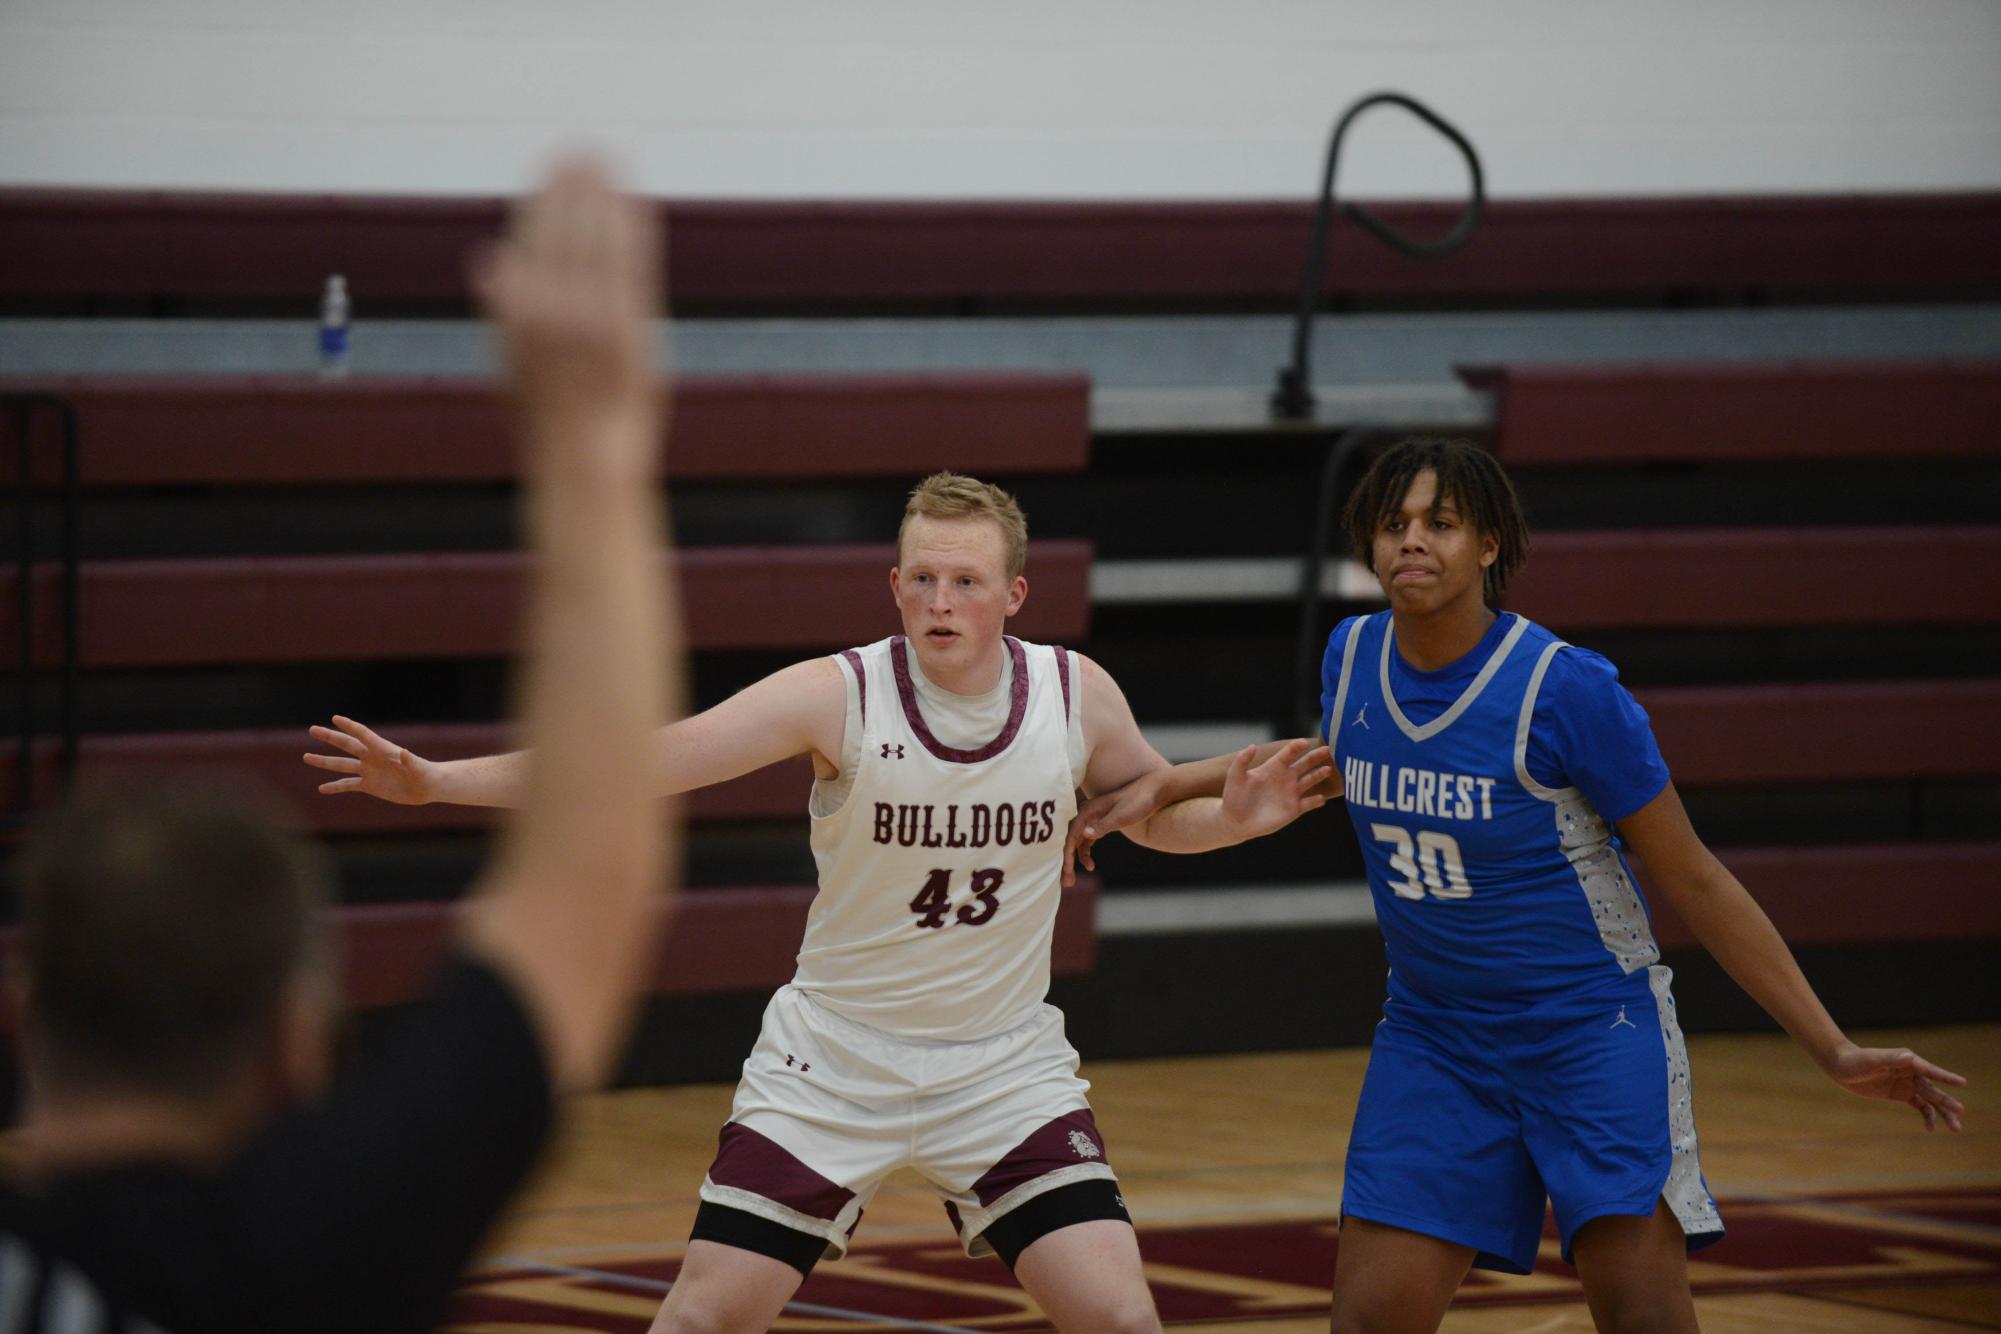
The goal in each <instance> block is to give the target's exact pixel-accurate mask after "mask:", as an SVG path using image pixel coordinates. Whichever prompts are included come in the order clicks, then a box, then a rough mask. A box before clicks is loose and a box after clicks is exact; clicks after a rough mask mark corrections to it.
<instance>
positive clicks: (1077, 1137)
mask: <svg viewBox="0 0 2001 1334" xmlns="http://www.w3.org/2000/svg"><path fill="white" fill-rule="evenodd" d="M1070 1152H1072V1153H1074V1154H1076V1155H1077V1156H1078V1157H1079V1158H1102V1157H1103V1156H1104V1155H1103V1154H1101V1153H1099V1152H1098V1146H1097V1145H1095V1144H1093V1143H1091V1137H1090V1136H1089V1135H1086V1134H1085V1133H1084V1132H1083V1131H1081V1130H1073V1131H1071V1132H1070Z"/></svg>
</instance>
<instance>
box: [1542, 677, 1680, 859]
mask: <svg viewBox="0 0 2001 1334" xmlns="http://www.w3.org/2000/svg"><path fill="white" fill-rule="evenodd" d="M1528 770H1529V776H1530V777H1532V778H1534V779H1535V780H1536V781H1537V782H1538V783H1541V784H1542V785H1543V786H1545V787H1555V788H1562V787H1575V788H1577V789H1578V790H1579V791H1580V792H1582V793H1583V794H1584V795H1585V797H1586V798H1588V799H1589V800H1590V802H1591V806H1592V809H1594V810H1596V811H1597V812H1598V813H1599V814H1600V815H1602V816H1604V817H1605V819H1606V820H1607V821H1608V822H1611V823H1614V824H1616V823H1618V822H1619V821H1620V820H1623V819H1625V818H1626V817H1627V816H1629V815H1631V814H1632V813H1633V812H1634V811H1637V810H1638V809H1640V807H1642V806H1644V805H1646V804H1647V803H1648V802H1650V801H1652V800H1653V799H1654V798H1655V797H1657V796H1659V795H1660V793H1661V789H1662V788H1664V787H1666V786H1667V783H1668V767H1667V761H1665V760H1663V759H1662V758H1661V748H1660V746H1659V745H1658V744H1657V743H1656V742H1655V741H1654V729H1653V725H1652V724H1651V723H1649V722H1648V721H1647V711H1646V710H1645V709H1643V708H1641V707H1640V703H1639V701H1638V700H1636V699H1634V698H1633V696H1632V692H1631V691H1629V690H1627V689H1626V687H1624V686H1623V685H1620V684H1619V669H1618V668H1616V667H1614V666H1613V665H1612V664H1611V663H1610V662H1608V661H1606V659H1605V658H1603V657H1602V656H1600V655H1599V654H1596V653H1593V652H1591V651H1590V650H1589V649H1581V648H1576V647H1570V648H1565V649H1563V650H1562V651H1561V652H1559V653H1558V654H1557V655H1556V656H1555V657H1554V658H1552V659H1551V660H1550V664H1549V672H1548V674H1547V675H1545V676H1544V678H1543V683H1542V690H1541V692H1540V693H1539V694H1538V695H1537V696H1536V705H1535V718H1534V720H1533V722H1532V724H1531V726H1530V729H1529V748H1528Z"/></svg>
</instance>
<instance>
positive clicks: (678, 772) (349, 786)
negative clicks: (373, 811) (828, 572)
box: [304, 658, 847, 807]
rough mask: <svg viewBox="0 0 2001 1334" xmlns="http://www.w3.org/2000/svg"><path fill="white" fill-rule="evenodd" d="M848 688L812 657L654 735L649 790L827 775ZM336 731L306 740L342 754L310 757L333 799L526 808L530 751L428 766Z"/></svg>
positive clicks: (369, 738)
mask: <svg viewBox="0 0 2001 1334" xmlns="http://www.w3.org/2000/svg"><path fill="white" fill-rule="evenodd" d="M846 689H847V687H846V683H845V681H844V680H843V678H842V676H841V669H840V668H839V667H836V666H835V665H834V661H833V659H832V658H813V659H809V660H808V661H806V662H800V663H794V664H793V665H792V666H790V667H786V668H784V669H782V670H780V671H777V672H773V673H772V674H771V675H770V676H767V677H765V678H764V679H763V680H761V681H759V682H757V683H756V684H754V685H751V686H748V687H746V688H745V689H744V690H743V691H741V692H739V693H738V694H736V695H733V696H731V697H730V698H729V699H727V700H724V701H723V702H722V703H721V704H718V705H716V707H715V708H713V709H709V710H707V711H705V712H703V713H698V714H696V715H695V716H694V717H692V718H683V719H681V720H680V721H679V722H674V723H669V724H668V725H667V726H665V727H662V728H660V729H659V730H658V731H656V732H655V733H654V734H653V742H652V751H653V766H652V771H651V778H650V787H649V789H648V790H649V791H651V792H652V793H653V794H654V795H656V796H662V797H666V796H673V795H674V794H675V793H678V792H691V791H693V790H694V789H696V788H698V787H707V786H709V785H710V784H711V783H721V782H725V781H727V780H729V779H731V778H735V777H737V776H739V775H741V774H747V773H749V772H750V771H751V770H753V769H761V768H763V767H764V766H765V765H767V764H775V763H777V762H778V761H780V760H784V759H790V758H791V757H792V756H794V755H800V754H805V753H812V754H815V755H818V756H821V757H823V772H824V771H825V768H826V767H831V766H832V765H834V764H836V763H837V762H838V758H839V756H840V753H841V726H842V722H843V719H844V718H845V716H846V709H847V696H846ZM332 723H333V726H331V727H320V726H315V727H311V728H308V729H307V732H308V734H309V735H311V736H312V738H313V739H314V740H315V741H318V742H320V743H321V744H322V745H326V746H330V747H332V748H333V749H335V750H336V751H339V752H341V753H339V754H335V755H322V754H314V753H312V752H307V754H306V755H305V757H304V758H305V761H306V763H307V764H309V765H312V766H313V767H314V768H316V769H324V770H326V771H327V772H329V773H334V774H339V775H340V777H338V778H334V779H331V780H329V781H327V782H324V783H321V784H320V787H319V790H320V791H321V792H322V793H325V794H327V795H329V796H337V795H340V794H343V793H357V794H361V795H365V796H371V797H378V798H380V799H381V800H383V801H393V802H396V803H397V804H399V805H404V806H422V805H424V804H425V803H427V802H433V801H440V802H446V803H449V804H452V805H458V806H502V807H519V806H520V805H521V804H522V802H523V801H524V800H525V799H526V796H527V792H528V784H527V774H528V764H529V753H528V752H527V751H525V750H515V751H508V752H506V753H504V754H499V755H480V756H476V757H474V758H472V759H465V760H427V759H425V758H424V757H423V756H421V755H419V754H417V752H415V751H414V750H410V749H408V748H407V747H404V746H399V745H397V744H396V742H395V741H393V740H392V739H390V738H388V737H385V736H382V735H381V734H379V733H377V732H375V731H373V730H371V729H370V728H368V727H367V726H365V725H364V724H362V723H359V722H357V721H355V720H354V719H352V718H347V717H343V716H341V715H340V714H335V715H334V717H333V719H332Z"/></svg>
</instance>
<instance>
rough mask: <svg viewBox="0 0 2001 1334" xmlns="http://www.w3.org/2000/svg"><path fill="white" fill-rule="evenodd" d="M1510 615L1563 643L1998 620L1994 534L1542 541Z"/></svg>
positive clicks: (1830, 532) (1850, 532) (1663, 534)
mask: <svg viewBox="0 0 2001 1334" xmlns="http://www.w3.org/2000/svg"><path fill="white" fill-rule="evenodd" d="M1506 602H1507V606H1508V608H1509V609H1510V610H1512V611H1519V612H1521V613H1522V614H1523V615H1524V616H1527V617H1529V618H1530V619H1531V620H1535V621H1540V622H1542V623H1543V624H1545V625H1548V626H1550V627H1551V628H1553V629H1555V630H1557V631H1559V632H1570V631H1575V630H1584V629H1614V628H1616V629H1640V628H1674V627H1679V626H1733V627H1736V626H1741V627H1751V628H1755V627H1761V626H1810V625H1923V624H1929V625H1941V624H1943V625H1951V624H1973V623H1978V622H1983V621H1993V620H1996V619H2001V526H1997V525H1986V524H1979V525H1973V524H1967V525H1939V526H1926V527H1892V526H1887V525H1885V526H1879V527H1866V528H1864V527H1856V528H1789V527H1785V526H1781V525H1774V526H1771V527H1764V528H1748V529H1746V528H1676V529H1647V530H1639V531H1633V532H1550V533H1537V534H1535V535H1533V536H1532V538H1531V541H1530V559H1529V563H1528V565H1527V566H1525V567H1524V568H1523V569H1522V571H1521V572H1520V573H1519V574H1517V575H1516V576H1515V577H1514V578H1513V579H1512V580H1510V582H1509V585H1508V593H1507V599H1506Z"/></svg>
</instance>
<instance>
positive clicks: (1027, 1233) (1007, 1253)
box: [704, 1177, 1133, 1269]
mask: <svg viewBox="0 0 2001 1334" xmlns="http://www.w3.org/2000/svg"><path fill="white" fill-rule="evenodd" d="M704 1207H705V1208H706V1207H707V1206H704ZM1099 1219H1115V1220H1117V1221H1118V1222H1121V1223H1128V1224H1129V1223H1131V1222H1132V1221H1133V1219H1132V1215H1131V1214H1129V1213H1127V1212H1126V1202H1125V1201H1124V1200H1123V1199H1121V1198H1120V1197H1119V1183H1118V1182H1116V1181H1106V1180H1104V1179H1103V1178H1102V1177H1100V1178H1095V1179H1093V1180H1090V1181H1073V1182H1071V1183H1070V1184H1069V1185H1067V1186H1058V1187H1057V1188H1056V1189H1055V1190H1050V1191H1044V1192H1043V1193H1042V1194H1040V1195H1038V1196H1036V1197H1035V1198H1034V1199H1032V1200H1030V1201H1029V1202H1028V1203H1027V1204H1024V1205H1022V1206H1021V1207H1020V1208H1019V1209H1010V1210H1008V1212H1007V1213H1005V1214H1003V1215H1002V1216H1001V1217H999V1218H997V1219H995V1220H994V1223H993V1225H992V1226H991V1227H989V1228H988V1229H987V1230H986V1231H985V1232H984V1233H982V1234H981V1235H982V1236H984V1237H985V1238H986V1241H987V1245H989V1246H991V1247H993V1248H994V1254H996V1255H998V1256H1000V1258H1001V1260H1002V1262H1003V1263H1004V1264H1006V1265H1007V1267H1008V1268H1009V1269H1013V1268H1014V1262H1015V1261H1016V1260H1018V1259H1020V1258H1021V1253H1022V1252H1023V1251H1025V1250H1027V1249H1028V1247H1029V1244H1030V1243H1031V1242H1034V1241H1038V1240H1040V1239H1041V1238H1043V1237H1046V1236H1048V1235H1049V1234H1050V1233H1052V1232H1054V1231H1056V1230H1057V1229H1058V1228H1064V1227H1069V1226H1070V1225H1071V1224H1072V1223H1094V1222H1097V1221H1098V1220H1099Z"/></svg>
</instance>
